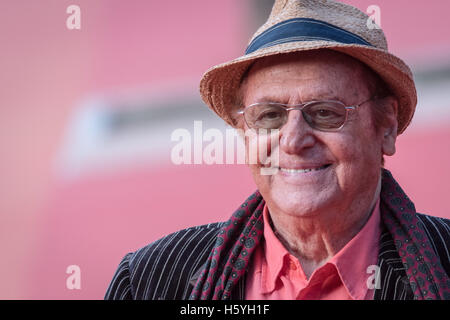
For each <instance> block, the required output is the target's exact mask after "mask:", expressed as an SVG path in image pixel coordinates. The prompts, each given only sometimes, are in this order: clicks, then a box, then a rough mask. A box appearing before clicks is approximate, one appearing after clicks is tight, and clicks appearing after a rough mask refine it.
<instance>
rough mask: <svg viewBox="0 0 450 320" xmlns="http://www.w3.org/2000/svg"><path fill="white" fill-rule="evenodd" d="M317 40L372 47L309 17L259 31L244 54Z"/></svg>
mask: <svg viewBox="0 0 450 320" xmlns="http://www.w3.org/2000/svg"><path fill="white" fill-rule="evenodd" d="M317 40H321V41H332V42H339V43H344V44H360V45H366V46H371V47H373V45H372V44H371V43H369V42H367V41H366V40H364V39H363V38H361V37H360V36H358V35H356V34H354V33H352V32H349V31H347V30H344V29H342V28H339V27H336V26H334V25H332V24H329V23H327V22H324V21H320V20H315V19H310V18H294V19H289V20H285V21H283V22H280V23H278V24H276V25H274V26H272V27H270V28H269V29H267V30H266V31H264V32H263V33H261V34H260V35H259V36H257V37H256V38H255V39H253V41H252V42H251V43H250V44H249V46H248V47H247V49H246V50H245V54H249V53H252V52H255V51H256V50H259V49H262V48H268V47H272V46H275V45H278V44H282V43H288V42H297V41H317Z"/></svg>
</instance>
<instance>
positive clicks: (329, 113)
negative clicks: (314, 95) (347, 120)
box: [305, 103, 345, 120]
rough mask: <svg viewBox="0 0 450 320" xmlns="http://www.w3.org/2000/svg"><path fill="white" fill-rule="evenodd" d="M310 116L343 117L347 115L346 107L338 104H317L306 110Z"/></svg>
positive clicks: (326, 118) (319, 117)
mask: <svg viewBox="0 0 450 320" xmlns="http://www.w3.org/2000/svg"><path fill="white" fill-rule="evenodd" d="M305 111H306V112H307V113H308V115H309V116H311V117H313V118H314V119H317V120H329V119H336V118H341V117H342V116H344V115H345V107H342V106H341V105H338V104H331V103H329V104H323V103H322V104H317V105H312V106H311V107H310V108H308V110H305Z"/></svg>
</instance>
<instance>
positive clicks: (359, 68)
mask: <svg viewBox="0 0 450 320" xmlns="http://www.w3.org/2000/svg"><path fill="white" fill-rule="evenodd" d="M241 87H242V89H243V92H242V93H243V97H244V101H246V100H249V99H250V100H251V101H252V102H257V101H261V100H267V99H269V98H273V99H277V100H286V99H289V100H291V99H293V100H300V101H306V100H308V99H318V98H326V99H331V98H333V99H339V98H340V99H341V100H343V101H344V100H348V99H350V100H351V98H352V97H358V96H362V95H366V94H369V93H368V91H370V89H369V87H370V72H369V71H368V70H367V67H365V66H364V65H363V64H362V63H361V62H359V61H358V60H356V59H354V58H351V57H350V56H347V55H345V54H342V53H339V52H334V51H331V50H323V51H319V50H318V51H311V52H300V53H298V52H297V53H293V54H286V55H279V56H274V57H267V58H263V59H261V60H258V61H257V62H256V63H255V64H253V66H252V67H251V68H250V69H249V71H248V72H247V75H246V77H245V79H244V80H243V82H242V86H241ZM296 102H299V101H296ZM344 102H345V101H344Z"/></svg>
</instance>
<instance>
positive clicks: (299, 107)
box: [236, 96, 378, 132]
mask: <svg viewBox="0 0 450 320" xmlns="http://www.w3.org/2000/svg"><path fill="white" fill-rule="evenodd" d="M376 99H378V97H377V96H374V97H372V98H370V99H367V100H365V101H363V102H361V103H358V104H355V105H351V106H347V105H345V103H343V102H342V101H339V100H313V101H308V102H304V103H300V104H285V103H279V102H256V103H252V104H251V105H248V106H246V107H245V108H243V109H241V110H238V111H237V112H236V113H237V114H242V115H243V117H244V121H245V123H246V124H247V126H248V127H249V128H251V129H260V128H252V127H251V126H250V125H249V124H248V122H247V119H246V117H245V110H248V108H251V107H254V106H256V105H262V104H264V105H267V104H269V105H277V106H280V107H283V108H284V109H285V110H286V111H287V112H288V114H289V112H290V111H292V110H300V111H302V116H303V119H304V120H305V122H306V123H307V124H308V125H309V126H310V127H311V128H313V129H314V130H318V131H324V132H334V131H339V130H341V129H342V128H343V127H344V125H345V124H346V123H347V119H348V113H349V111H350V110H356V109H357V108H358V107H360V106H361V105H363V104H365V103H367V102H369V101H371V100H376ZM327 102H332V103H339V104H341V105H342V106H343V107H344V108H345V119H344V122H343V123H342V125H341V126H340V127H338V128H333V129H327V130H323V129H318V128H314V127H313V126H312V125H311V124H310V123H309V122H308V120H306V118H305V114H304V113H303V109H304V108H306V107H307V106H308V105H311V104H313V103H327ZM285 124H286V123H284V124H283V126H284V125H285ZM283 126H281V127H280V128H273V129H281V128H282V127H283Z"/></svg>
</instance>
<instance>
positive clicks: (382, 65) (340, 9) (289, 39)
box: [200, 0, 417, 134]
mask: <svg viewBox="0 0 450 320" xmlns="http://www.w3.org/2000/svg"><path fill="white" fill-rule="evenodd" d="M368 19H369V17H368V16H367V15H366V14H365V13H363V12H362V11H360V10H358V9H357V8H355V7H352V6H350V5H346V4H344V3H341V2H337V1H331V0H275V3H274V6H273V8H272V11H271V13H270V16H269V18H268V20H267V21H266V23H265V24H263V25H262V26H261V27H260V28H259V29H258V30H257V31H256V33H255V34H254V35H253V37H252V38H251V40H250V42H249V44H248V47H247V50H246V52H245V55H243V56H241V57H239V58H237V59H234V60H232V61H229V62H226V63H222V64H219V65H217V66H214V67H212V68H210V69H209V70H207V71H206V72H205V74H204V75H203V77H202V79H201V81H200V95H201V97H202V99H203V101H204V102H205V103H206V104H207V105H208V106H209V107H210V108H211V109H212V110H213V111H214V112H216V113H217V114H218V115H219V116H220V117H221V118H222V119H223V120H225V121H226V122H227V123H228V124H230V125H232V126H233V125H235V121H234V119H233V116H232V114H231V110H233V108H236V106H235V105H234V104H236V97H237V92H238V89H239V85H240V81H241V78H242V76H243V74H244V73H245V71H246V70H247V69H248V68H249V66H250V65H251V64H252V63H253V62H255V61H256V60H257V59H260V58H262V57H267V56H273V55H278V54H284V53H290V52H297V51H309V50H316V49H322V48H327V49H331V50H335V51H339V52H342V53H345V54H347V55H350V56H352V57H354V58H356V59H358V60H360V61H361V62H363V63H365V64H366V65H367V66H369V67H370V68H372V70H374V71H375V72H376V73H377V74H378V75H379V76H380V77H381V79H382V80H384V81H385V82H386V84H387V85H388V87H389V89H390V91H391V92H392V93H393V94H394V95H395V96H396V97H397V99H398V101H399V110H398V116H397V120H398V134H400V133H402V132H403V131H404V130H405V129H406V127H407V126H408V125H409V123H410V122H411V119H412V117H413V114H414V110H415V107H416V104H417V93H416V87H415V84H414V80H413V76H412V73H411V70H410V69H409V67H408V66H407V65H406V63H405V62H403V61H402V60H401V59H399V58H398V57H396V56H394V55H392V54H391V53H389V52H388V47H387V42H386V38H385V36H384V33H383V31H382V30H381V28H369V27H368V23H367V22H368Z"/></svg>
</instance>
